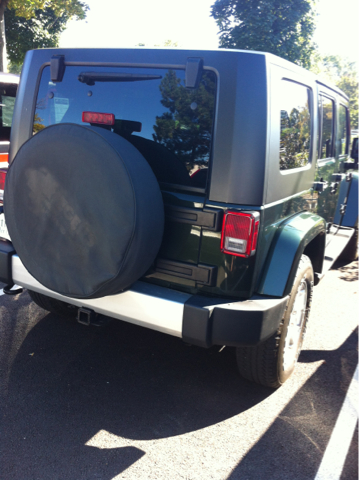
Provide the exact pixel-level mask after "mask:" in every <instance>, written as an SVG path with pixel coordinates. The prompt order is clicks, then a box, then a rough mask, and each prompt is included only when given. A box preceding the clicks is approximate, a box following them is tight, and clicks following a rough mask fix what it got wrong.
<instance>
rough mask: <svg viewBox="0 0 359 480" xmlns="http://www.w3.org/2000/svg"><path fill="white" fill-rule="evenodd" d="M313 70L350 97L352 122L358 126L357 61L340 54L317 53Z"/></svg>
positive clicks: (355, 126) (353, 126)
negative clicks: (323, 54) (321, 54)
mask: <svg viewBox="0 0 359 480" xmlns="http://www.w3.org/2000/svg"><path fill="white" fill-rule="evenodd" d="M312 71H313V72H314V73H316V74H318V75H320V76H321V77H322V78H323V79H326V80H328V81H330V82H332V83H334V85H336V86H337V87H339V88H340V89H341V90H343V92H344V93H345V94H346V95H347V96H348V98H349V110H350V124H351V127H352V128H358V114H359V111H358V87H359V83H358V68H357V64H356V62H351V61H349V60H348V59H346V58H342V57H340V56H339V55H326V56H324V57H320V56H319V55H317V58H316V63H315V64H313V66H312Z"/></svg>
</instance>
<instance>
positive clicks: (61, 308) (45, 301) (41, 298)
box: [28, 290, 78, 318]
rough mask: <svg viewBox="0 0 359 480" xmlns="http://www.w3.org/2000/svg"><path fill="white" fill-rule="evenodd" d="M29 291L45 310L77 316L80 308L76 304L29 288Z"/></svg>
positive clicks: (63, 315)
mask: <svg viewBox="0 0 359 480" xmlns="http://www.w3.org/2000/svg"><path fill="white" fill-rule="evenodd" d="M28 292H29V295H30V297H31V300H32V301H33V302H35V303H36V305H38V306H39V307H41V308H43V309H44V310H47V311H48V312H51V313H54V314H55V315H59V316H61V317H68V318H76V315H77V310H78V309H77V307H75V306H74V305H69V304H68V303H65V302H61V301H60V300H56V299H55V298H51V297H47V296H46V295H42V294H41V293H37V292H33V291H32V290H28Z"/></svg>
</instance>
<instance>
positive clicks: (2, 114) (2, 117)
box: [0, 83, 17, 141]
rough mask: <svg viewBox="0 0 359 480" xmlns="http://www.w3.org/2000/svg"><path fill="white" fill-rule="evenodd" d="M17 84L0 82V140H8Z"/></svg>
mask: <svg viewBox="0 0 359 480" xmlns="http://www.w3.org/2000/svg"><path fill="white" fill-rule="evenodd" d="M16 91H17V85H16V84H15V85H14V84H6V83H0V141H9V140H10V132H11V123H12V116H13V113H14V106H15V97H16Z"/></svg>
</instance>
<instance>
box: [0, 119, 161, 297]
mask: <svg viewBox="0 0 359 480" xmlns="http://www.w3.org/2000/svg"><path fill="white" fill-rule="evenodd" d="M4 209H5V216H6V222H7V227H8V230H9V233H10V237H11V239H12V242H13V244H14V247H15V249H16V252H17V254H18V255H19V257H20V259H21V261H22V262H23V264H24V266H25V267H26V269H27V270H28V271H29V273H30V274H31V275H32V276H33V277H34V278H35V279H36V280H38V281H39V282H40V283H41V284H42V285H44V286H45V287H47V288H49V289H50V290H53V291H54V292H57V293H60V294H62V295H66V296H69V297H75V298H99V297H103V296H106V295H112V294H115V293H119V292H121V291H122V290H124V289H125V288H127V287H129V286H130V285H131V284H132V283H133V282H134V281H136V280H137V279H138V278H140V277H141V276H142V275H143V274H144V273H145V272H146V271H147V270H148V268H149V267H150V266H151V263H152V262H153V260H154V259H155V257H156V255H157V253H158V250H159V247H160V244H161V241H162V235H163V225H164V209H163V202H162V195H161V191H160V189H159V185H158V183H157V180H156V178H155V176H154V174H153V172H152V170H151V168H150V166H149V165H148V163H147V162H146V160H145V159H144V158H143V156H142V155H141V154H140V152H139V151H138V150H137V149H136V148H135V147H134V146H133V145H131V144H130V143H129V142H128V141H127V140H125V139H124V138H122V137H120V136H119V135H116V134H114V133H112V132H110V131H108V130H105V129H103V128H100V127H90V126H81V125H75V124H66V123H65V124H58V125H53V126H50V127H48V128H45V129H44V130H42V131H41V132H39V133H37V134H36V135H35V136H33V137H32V138H30V139H29V140H28V141H27V142H26V143H24V145H23V146H22V147H21V148H20V150H19V151H18V153H17V155H16V157H15V159H14V161H13V163H12V164H11V166H10V168H9V171H8V174H7V178H6V189H5V198H4Z"/></svg>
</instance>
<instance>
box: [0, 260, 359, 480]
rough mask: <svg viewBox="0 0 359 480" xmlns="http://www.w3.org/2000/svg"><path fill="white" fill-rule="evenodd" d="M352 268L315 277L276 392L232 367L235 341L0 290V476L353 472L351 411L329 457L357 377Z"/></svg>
mask: <svg viewBox="0 0 359 480" xmlns="http://www.w3.org/2000/svg"><path fill="white" fill-rule="evenodd" d="M357 268H358V263H357V262H353V263H351V264H347V265H345V264H341V263H337V264H336V266H335V268H334V269H333V270H332V271H330V272H329V273H328V274H327V275H326V277H325V278H324V279H323V281H322V282H321V283H320V284H319V285H318V286H317V287H315V290H314V302H313V308H312V314H311V317H310V322H309V326H308V331H307V336H306V340H305V344H304V350H303V351H302V354H301V356H300V359H299V363H298V365H297V369H296V372H295V374H294V375H293V377H292V378H291V379H290V380H289V381H288V382H287V383H286V384H285V385H284V386H283V387H281V388H280V389H278V390H276V391H273V390H271V389H268V388H265V387H261V386H259V385H255V384H251V383H248V382H247V381H245V380H243V379H241V378H240V377H239V375H238V373H237V371H236V366H235V360H234V351H233V349H231V348H228V347H226V348H224V349H223V350H222V351H220V348H218V347H213V348H211V349H208V350H206V349H201V348H199V347H194V346H189V345H186V344H184V343H183V342H182V341H181V340H180V339H177V338H174V337H170V336H166V335H164V334H161V333H158V332H154V331H150V330H146V329H144V328H141V327H138V326H135V325H130V324H126V323H123V322H120V321H112V322H110V323H108V324H107V325H106V326H105V327H101V328H95V327H85V326H83V325H80V324H78V323H76V322H74V321H70V320H66V319H63V318H60V317H57V316H55V315H53V314H50V313H47V312H45V311H44V310H42V309H40V308H39V307H37V306H36V305H35V304H34V303H31V301H30V298H29V295H28V294H27V292H26V291H25V292H24V293H23V294H21V295H18V296H13V297H10V296H7V295H1V296H0V319H1V320H0V369H1V370H0V387H1V415H2V416H1V434H0V435H1V441H0V449H1V461H0V478H1V479H3V480H35V479H39V480H42V479H47V480H55V479H56V480H57V479H59V480H60V479H61V480H62V479H64V480H67V479H69V480H83V479H84V480H85V479H86V480H87V479H101V480H110V479H136V480H140V479H146V480H147V479H188V480H189V479H196V480H197V479H198V480H203V479H216V480H222V479H241V480H242V479H250V480H251V479H266V480H270V479H273V480H274V479H275V480H280V479H288V478H292V479H295V480H309V479H313V480H315V479H319V478H322V479H323V478H325V477H320V476H318V475H319V473H320V471H322V472H323V471H330V472H332V473H331V476H330V479H335V478H337V479H338V480H339V479H341V480H353V479H355V478H358V469H357V450H358V445H357V433H356V434H354V436H352V431H353V429H350V425H349V423H350V422H347V426H345V427H344V429H342V430H341V431H340V432H341V433H340V435H341V440H340V442H339V443H340V444H343V445H344V442H346V444H347V445H348V447H347V448H346V447H345V448H344V453H342V454H341V456H340V455H338V456H335V455H334V456H333V455H330V456H329V457H328V455H327V456H325V452H326V451H327V448H328V444H329V442H330V441H331V439H333V438H334V436H335V432H336V431H337V430H336V424H337V420H338V417H339V415H340V413H341V412H342V410H343V404H346V405H347V404H349V405H352V403H353V402H354V400H353V399H352V398H349V397H348V389H349V386H350V385H351V390H350V392H352V391H353V390H352V389H353V388H354V392H355V388H357V381H355V380H353V376H354V372H355V369H356V367H357V358H358V357H357V340H358V338H357V330H356V327H357V320H358V300H357V297H358V274H357V271H358V270H357ZM2 287H3V285H0V288H2ZM0 292H1V290H0ZM353 386H354V387H353ZM356 401H357V398H356ZM348 402H349V403H348ZM354 403H355V402H354ZM354 426H355V423H354ZM336 441H338V440H337V439H336V438H334V440H333V442H334V445H335V442H336ZM334 450H335V451H337V450H338V449H337V448H334ZM328 462H329V463H328ZM324 463H325V464H324ZM320 468H321V470H320ZM326 468H327V470H325V469H326ZM318 471H319V473H318Z"/></svg>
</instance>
